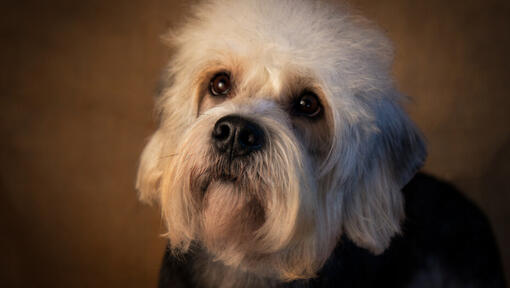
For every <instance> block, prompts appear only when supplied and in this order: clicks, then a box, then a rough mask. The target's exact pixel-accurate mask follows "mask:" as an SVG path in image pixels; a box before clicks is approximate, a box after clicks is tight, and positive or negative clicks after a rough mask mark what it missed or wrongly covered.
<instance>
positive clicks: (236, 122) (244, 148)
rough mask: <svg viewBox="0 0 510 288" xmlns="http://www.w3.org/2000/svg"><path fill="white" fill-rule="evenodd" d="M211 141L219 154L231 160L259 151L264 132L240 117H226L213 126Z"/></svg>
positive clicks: (262, 143)
mask: <svg viewBox="0 0 510 288" xmlns="http://www.w3.org/2000/svg"><path fill="white" fill-rule="evenodd" d="M212 139H213V143H214V145H215V146H216V148H217V149H218V151H219V152H220V153H223V154H227V155H231V156H230V157H232V158H233V157H237V156H243V155H248V154H250V153H251V152H253V151H257V150H260V149H261V148H262V146H263V145H264V131H263V130H262V128H260V126H259V125H257V124H256V123H254V122H252V121H249V120H247V119H245V118H243V117H241V116H238V115H228V116H225V117H222V118H221V119H220V120H218V121H217V122H216V124H214V129H213V132H212Z"/></svg>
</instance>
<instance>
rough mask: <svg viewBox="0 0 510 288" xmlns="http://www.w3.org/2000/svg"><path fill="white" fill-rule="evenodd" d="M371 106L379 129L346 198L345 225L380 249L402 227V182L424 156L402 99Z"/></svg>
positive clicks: (353, 235)
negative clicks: (401, 103) (400, 101)
mask: <svg viewBox="0 0 510 288" xmlns="http://www.w3.org/2000/svg"><path fill="white" fill-rule="evenodd" d="M372 110H373V112H374V115H375V122H374V123H375V126H376V127H375V129H373V131H374V132H372V133H370V135H371V136H370V137H368V142H369V143H368V145H366V149H364V152H363V154H364V155H361V156H360V157H361V158H363V159H364V160H362V164H361V167H360V168H359V169H358V173H356V174H358V175H357V176H358V177H357V180H356V181H355V183H354V185H353V187H355V188H354V189H352V190H351V191H349V193H348V194H349V195H347V197H346V198H344V199H345V207H344V208H345V209H344V229H345V232H346V234H347V235H348V237H349V238H350V239H351V240H353V241H354V242H355V243H356V244H357V245H359V246H361V247H364V248H367V249H368V250H370V251H372V252H373V253H376V254H379V253H382V252H383V251H384V250H385V249H386V248H387V247H388V246H389V244H390V241H391V238H392V237H393V236H394V235H395V234H397V233H399V232H400V224H401V223H400V222H401V221H402V219H403V218H404V198H403V195H402V192H401V189H402V187H403V186H404V185H405V184H407V182H408V181H409V180H410V179H411V178H412V177H413V176H414V174H415V173H416V172H417V170H418V169H420V168H421V166H422V165H423V163H424V161H425V158H426V154H427V152H426V148H425V143H424V140H423V138H422V136H421V133H420V132H419V131H418V129H417V128H416V127H415V126H414V124H413V123H412V122H411V120H410V119H409V118H408V116H407V115H406V114H405V112H404V111H403V110H402V108H401V107H400V104H399V103H397V102H395V101H393V100H391V99H383V100H380V99H379V100H378V102H376V103H375V105H374V106H372Z"/></svg>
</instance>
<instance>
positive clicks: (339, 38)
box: [136, 0, 426, 285]
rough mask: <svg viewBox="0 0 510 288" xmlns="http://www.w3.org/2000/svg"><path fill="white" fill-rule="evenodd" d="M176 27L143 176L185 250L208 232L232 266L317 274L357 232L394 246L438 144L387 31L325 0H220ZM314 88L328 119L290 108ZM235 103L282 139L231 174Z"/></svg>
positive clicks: (216, 254)
mask: <svg viewBox="0 0 510 288" xmlns="http://www.w3.org/2000/svg"><path fill="white" fill-rule="evenodd" d="M166 38H167V42H168V43H169V44H170V45H171V46H172V47H173V48H174V49H175V55H174V56H173V58H172V60H171V62H170V64H169V65H168V70H167V73H166V78H165V81H166V84H165V87H164V89H163V91H162V93H161V95H160V97H159V98H158V100H157V104H156V109H157V111H158V115H160V126H159V128H158V130H157V131H156V132H155V133H154V135H153V136H152V138H151V139H150V141H149V143H148V144H147V146H146V148H145V150H144V152H143V154H142V157H141V162H140V168H139V172H138V178H137V184H136V185H137V188H138V190H139V193H140V194H139V195H140V199H141V200H143V201H146V202H149V203H154V202H156V203H159V204H160V205H161V208H162V211H163V216H164V219H165V223H166V224H167V227H168V233H167V236H168V238H169V240H170V245H171V247H172V248H173V249H174V251H175V252H176V253H185V252H186V251H188V249H189V248H190V247H192V246H193V245H195V244H196V245H198V246H199V247H201V248H203V249H205V251H207V253H208V255H209V256H211V257H212V258H213V259H216V260H217V261H220V262H221V263H223V265H225V269H231V270H229V271H230V274H228V275H241V274H242V273H249V274H250V275H257V277H264V278H267V279H278V280H279V281H282V280H283V281H288V280H293V279H298V278H309V277H313V275H314V274H315V273H316V272H317V271H318V269H320V267H322V265H323V264H324V262H325V261H326V259H327V258H328V257H329V255H330V253H331V252H332V251H333V249H334V247H335V245H337V242H338V241H339V239H340V236H341V235H342V234H343V233H345V234H346V235H347V236H348V237H349V238H350V239H352V240H353V241H354V242H355V243H357V244H358V245H359V246H361V247H364V248H367V249H369V250H370V251H372V252H374V253H381V252H382V251H384V249H385V248H386V247H388V245H389V243H390V240H391V238H392V237H393V236H394V235H395V234H396V233H399V231H400V221H401V220H402V219H403V217H404V211H403V198H402V195H401V193H400V189H401V187H402V186H403V185H405V184H406V183H407V181H408V180H409V179H410V178H411V177H412V175H414V173H415V172H416V170H417V169H418V168H419V167H420V166H421V165H422V163H423V161H424V159H425V156H426V151H425V146H424V143H423V140H422V138H421V136H420V133H419V132H418V131H417V129H416V128H415V127H414V125H413V124H412V123H411V121H410V120H409V119H408V117H407V116H406V114H405V112H404V111H403V110H402V108H401V105H400V103H399V102H400V101H401V96H400V95H399V93H398V92H397V91H396V90H395V87H394V85H393V83H392V79H391V64H392V49H391V45H390V44H389V41H388V40H387V39H386V37H385V36H384V35H383V34H382V33H381V32H380V31H378V30H377V29H375V28H374V27H373V25H372V24H371V23H369V22H368V21H367V20H366V19H365V18H363V17H361V16H359V15H357V14H356V13H355V12H353V11H351V10H350V9H349V8H347V7H345V6H335V5H332V4H328V3H324V2H319V1H305V0H278V1H276V0H274V1H271V0H242V1H234V0H214V1H205V2H202V3H201V4H199V5H197V6H196V7H195V8H194V10H193V13H192V17H190V18H189V19H188V21H187V22H186V24H185V25H184V26H183V27H181V28H180V29H178V30H175V31H171V33H169V34H168V36H167V37H166ZM218 71H229V73H230V74H231V75H232V76H231V77H233V81H235V87H234V88H235V92H234V93H233V94H232V96H231V97H229V98H227V99H224V100H221V101H220V100H217V98H211V96H210V95H208V92H207V85H208V83H209V81H210V77H212V76H213V75H214V73H216V72H218ZM304 88H306V89H313V90H314V91H316V92H317V94H318V95H319V96H320V99H321V101H322V102H323V103H322V105H323V108H324V115H323V117H322V119H320V120H318V121H308V120H307V119H302V118H299V117H295V116H293V115H291V114H289V111H288V109H287V107H288V106H287V104H288V103H289V101H292V97H294V96H295V95H294V94H295V93H298V94H299V93H300V92H299V91H301V90H302V89H304ZM300 89H301V90H300ZM296 91H297V92H296ZM231 114H235V115H240V116H242V117H245V118H248V119H251V120H252V121H255V122H257V123H259V124H260V125H261V126H262V127H263V129H264V131H265V133H266V134H267V135H268V137H267V138H268V145H266V147H265V148H264V149H263V150H262V151H260V153H256V154H255V155H253V156H250V158H249V161H245V162H243V163H242V164H239V165H240V166H239V169H242V170H243V172H242V173H244V174H243V176H242V177H240V179H241V180H239V181H238V182H235V183H226V182H224V181H221V180H219V179H216V178H215V176H214V175H215V174H214V172H212V171H214V169H215V165H219V164H218V163H220V162H221V160H219V158H218V157H217V156H216V155H215V154H214V152H213V150H212V148H211V144H210V142H211V140H210V135H211V130H212V128H213V126H214V124H215V123H216V121H217V120H218V119H220V118H221V117H223V116H225V115H231ZM232 169H235V168H232ZM204 183H205V184H204ZM200 184H203V187H206V188H203V187H202V188H200V189H205V190H201V192H200V193H198V192H197V191H198V190H200V189H199V188H197V187H196V186H197V185H198V186H200ZM206 184H207V185H206ZM201 193H203V194H201ZM254 214H256V215H258V216H257V217H254V216H253V215H254ZM254 218H256V219H254ZM235 271H238V272H235ZM206 274H207V273H205V272H204V275H206ZM243 275H245V274H243ZM232 277H233V278H235V277H237V276H232ZM238 278H239V277H238ZM236 279H237V278H236ZM204 281H206V280H204ZM230 283H236V282H235V281H234V282H232V281H231V282H230ZM220 284H221V283H220ZM229 285H233V284H229Z"/></svg>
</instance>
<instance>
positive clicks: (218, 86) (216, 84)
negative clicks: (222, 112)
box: [209, 72, 231, 96]
mask: <svg viewBox="0 0 510 288" xmlns="http://www.w3.org/2000/svg"><path fill="white" fill-rule="evenodd" d="M230 88H231V84H230V76H229V75H228V74H227V73H225V72H221V73H218V74H216V75H214V77H213V78H212V79H211V82H210V83H209V92H211V95H213V96H220V95H227V94H228V93H229V92H230Z"/></svg>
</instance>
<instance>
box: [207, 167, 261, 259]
mask: <svg viewBox="0 0 510 288" xmlns="http://www.w3.org/2000/svg"><path fill="white" fill-rule="evenodd" d="M203 197H204V198H203V201H202V203H203V206H202V215H201V217H202V221H201V222H202V243H203V244H204V246H205V247H206V248H207V249H208V250H210V251H211V252H213V253H215V254H216V253H221V251H225V250H230V251H232V250H242V251H247V250H249V249H248V248H249V246H250V245H253V244H254V241H255V234H256V233H255V232H256V231H257V229H258V228H260V227H261V226H262V224H263V223H264V218H265V217H264V208H263V205H262V203H261V201H260V199H258V198H257V197H256V195H255V194H254V193H250V191H248V189H246V187H243V186H242V185H241V181H240V179H239V177H237V176H234V175H228V174H225V175H220V176H219V177H217V178H216V179H213V180H212V181H211V182H210V183H209V184H208V185H207V188H206V190H205V194H204V195H203Z"/></svg>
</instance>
